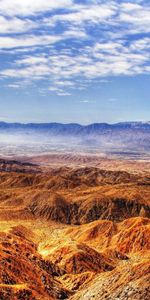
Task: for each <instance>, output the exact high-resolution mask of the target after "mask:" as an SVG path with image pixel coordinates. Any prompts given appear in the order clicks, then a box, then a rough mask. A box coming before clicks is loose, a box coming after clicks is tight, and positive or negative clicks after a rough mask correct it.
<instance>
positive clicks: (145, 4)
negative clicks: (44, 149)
mask: <svg viewBox="0 0 150 300" xmlns="http://www.w3.org/2000/svg"><path fill="white" fill-rule="evenodd" d="M149 86H150V3H149V1H140V0H139V1H136V0H134V1H133V0H129V1H125V0H122V1H121V0H120V1H119V0H118V1H111V0H105V1H100V0H93V1H92V0H82V1H75V0H74V1H73V0H57V1H56V0H49V1H48V0H36V1H35V0H0V91H1V93H0V108H1V110H0V120H3V121H8V122H11V121H19V122H31V121H32V122H53V121H57V122H63V123H68V122H78V123H92V122H109V123H114V122H120V121H130V120H133V121H135V120H137V121H139V120H142V121H149V119H150V117H149V112H150V96H149V94H150V93H149V90H150V88H149Z"/></svg>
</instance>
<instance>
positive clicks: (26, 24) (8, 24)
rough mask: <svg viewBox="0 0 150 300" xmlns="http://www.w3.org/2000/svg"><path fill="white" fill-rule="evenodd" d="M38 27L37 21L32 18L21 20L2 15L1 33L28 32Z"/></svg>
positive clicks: (0, 18)
mask: <svg viewBox="0 0 150 300" xmlns="http://www.w3.org/2000/svg"><path fill="white" fill-rule="evenodd" d="M36 27H37V24H36V23H35V22H32V21H31V20H28V19H26V20H21V19H20V18H16V17H14V18H9V19H8V18H6V17H4V16H0V33H3V34H4V33H5V34H6V33H17V32H18V33H19V32H27V31H28V30H30V29H34V28H36Z"/></svg>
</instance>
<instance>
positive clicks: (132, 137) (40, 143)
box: [0, 122, 150, 152]
mask: <svg viewBox="0 0 150 300" xmlns="http://www.w3.org/2000/svg"><path fill="white" fill-rule="evenodd" d="M33 143H34V144H35V143H36V150H37V151H38V147H39V148H40V150H39V152H45V149H46V152H48V151H51V150H54V151H55V150H56V149H58V150H59V151H61V150H62V151H63V150H66V149H69V150H70V151H72V150H76V151H77V150H84V151H85V150H87V149H90V150H91V149H94V150H95V149H97V150H98V151H101V152H102V151H104V152H105V151H134V152H135V151H136V152H138V151H140V152H149V150H150V122H147V123H146V122H145V123H144V122H122V123H116V124H107V123H94V124H90V125H80V124H76V123H70V124H61V123H39V124H37V123H28V124H21V123H5V122H0V145H4V144H8V145H9V148H10V145H11V144H13V145H21V144H26V146H28V147H29V146H30V145H32V147H31V148H32V151H33V148H34V147H33Z"/></svg>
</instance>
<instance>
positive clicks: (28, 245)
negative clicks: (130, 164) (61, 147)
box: [0, 161, 150, 300]
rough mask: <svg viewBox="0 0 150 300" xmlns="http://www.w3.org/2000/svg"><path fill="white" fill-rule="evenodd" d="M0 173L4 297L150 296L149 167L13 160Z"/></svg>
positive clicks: (0, 285) (85, 299)
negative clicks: (139, 169)
mask: <svg viewBox="0 0 150 300" xmlns="http://www.w3.org/2000/svg"><path fill="white" fill-rule="evenodd" d="M3 163H4V162H3ZM10 165H11V168H10ZM0 175H1V176H0V228H1V229H0V261H1V264H0V299H10V300H16V299H22V300H24V299H29V300H35V299H37V300H38V299H39V300H40V299H44V300H49V299H67V298H68V299H72V300H79V299H80V300H90V299H96V300H99V299H100V300H101V299H102V300H103V299H107V300H114V299H118V300H119V299H120V300H124V299H129V300H135V299H139V300H143V299H145V300H148V299H149V298H150V289H149V286H150V285H149V282H150V264H149V262H150V219H149V217H150V199H149V194H150V178H149V174H148V173H147V174H143V173H142V174H138V173H135V172H132V173H129V172H126V171H108V170H105V169H100V168H96V167H82V168H81V167H78V168H77V167H75V168H71V167H67V166H66V167H61V168H57V169H54V168H49V169H46V170H45V168H44V169H42V168H39V167H38V166H36V165H32V164H29V165H28V164H27V165H26V164H23V165H21V163H17V162H16V161H14V162H13V163H10V162H9V166H7V161H5V164H4V166H3V168H1V174H0Z"/></svg>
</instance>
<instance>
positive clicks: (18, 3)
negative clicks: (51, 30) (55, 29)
mask: <svg viewBox="0 0 150 300" xmlns="http://www.w3.org/2000/svg"><path fill="white" fill-rule="evenodd" d="M71 5H72V1H71V0H57V1H56V0H0V13H1V14H3V15H5V16H7V15H9V16H17V15H19V16H29V15H33V14H37V13H43V12H46V11H51V10H54V9H59V8H64V7H70V6H71Z"/></svg>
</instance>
